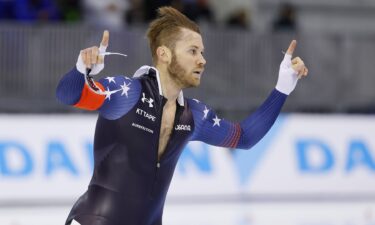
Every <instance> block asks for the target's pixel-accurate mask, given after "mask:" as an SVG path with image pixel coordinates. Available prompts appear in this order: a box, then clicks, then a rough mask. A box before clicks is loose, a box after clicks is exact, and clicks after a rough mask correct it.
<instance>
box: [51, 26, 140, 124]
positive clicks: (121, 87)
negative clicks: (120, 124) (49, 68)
mask: <svg viewBox="0 0 375 225" xmlns="http://www.w3.org/2000/svg"><path fill="white" fill-rule="evenodd" d="M108 42H109V33H108V31H104V33H103V38H102V41H101V43H100V47H97V46H93V47H90V48H86V49H84V50H81V51H80V54H79V56H78V59H77V63H76V66H75V68H73V69H72V70H71V71H70V72H68V73H67V74H66V75H65V76H64V77H63V78H62V79H61V80H60V82H59V84H58V87H57V90H56V96H57V99H58V100H59V101H60V102H62V103H64V104H67V105H72V106H74V107H77V108H81V109H86V110H99V113H100V114H101V115H102V116H104V117H105V118H107V119H117V118H119V117H121V116H122V115H124V114H125V113H127V112H128V111H129V110H130V108H131V107H132V106H134V104H135V103H136V101H137V99H138V98H139V93H140V90H141V86H140V83H139V81H138V80H137V79H131V78H128V77H125V76H116V77H106V78H102V79H100V80H99V81H97V82H96V81H94V80H93V77H92V76H94V75H97V74H98V73H99V72H100V71H101V70H103V68H104V55H106V54H107V53H106V48H107V47H108ZM115 54H118V53H115Z"/></svg>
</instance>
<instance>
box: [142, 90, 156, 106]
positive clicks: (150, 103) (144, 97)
mask: <svg viewBox="0 0 375 225" xmlns="http://www.w3.org/2000/svg"><path fill="white" fill-rule="evenodd" d="M142 94H143V97H142V99H141V100H142V102H143V103H145V102H147V103H148V107H150V108H152V107H154V105H153V104H152V103H153V102H154V99H152V98H150V100H149V99H148V98H146V96H145V93H144V92H143V93H142Z"/></svg>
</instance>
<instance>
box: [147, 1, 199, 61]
mask: <svg viewBox="0 0 375 225" xmlns="http://www.w3.org/2000/svg"><path fill="white" fill-rule="evenodd" d="M181 28H186V29H189V30H192V31H195V32H197V33H198V34H200V30H199V27H198V25H197V24H196V23H195V22H193V21H191V20H190V19H189V18H187V17H186V16H185V15H184V14H182V13H180V12H179V11H178V10H176V9H174V8H172V7H161V8H159V9H158V16H157V18H156V19H155V20H153V21H152V22H151V23H150V26H149V28H148V30H147V38H148V42H149V45H150V50H151V55H152V60H153V62H154V63H156V59H157V56H156V49H157V48H158V47H159V46H162V45H165V46H166V47H168V48H169V49H171V50H172V51H173V49H174V48H175V45H176V41H178V40H179V38H180V34H181Z"/></svg>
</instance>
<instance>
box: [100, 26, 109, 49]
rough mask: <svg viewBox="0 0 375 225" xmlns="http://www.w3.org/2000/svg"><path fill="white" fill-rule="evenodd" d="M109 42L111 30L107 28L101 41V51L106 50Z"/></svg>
mask: <svg viewBox="0 0 375 225" xmlns="http://www.w3.org/2000/svg"><path fill="white" fill-rule="evenodd" d="M108 43H109V32H108V30H105V31H104V32H103V38H102V41H101V42H100V47H99V52H105V50H106V49H107V47H108Z"/></svg>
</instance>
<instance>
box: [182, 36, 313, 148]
mask: <svg viewBox="0 0 375 225" xmlns="http://www.w3.org/2000/svg"><path fill="white" fill-rule="evenodd" d="M295 47H296V41H295V40H293V41H292V42H291V44H290V46H289V48H288V50H287V52H286V54H285V56H284V59H283V61H282V63H281V65H280V70H279V78H278V81H277V84H276V88H275V89H274V90H273V91H272V92H271V94H270V95H269V96H268V98H267V99H266V100H265V101H264V103H263V104H262V105H261V106H260V107H259V108H258V109H257V110H256V111H255V112H254V113H252V114H251V115H249V116H248V117H247V118H246V119H245V120H243V121H242V122H241V123H232V122H230V121H227V120H225V119H223V118H220V117H219V116H218V115H217V114H216V113H215V112H214V111H213V110H212V109H211V108H209V107H208V106H206V105H205V104H203V103H201V102H199V101H197V100H189V105H190V107H191V110H192V112H193V117H194V124H195V129H194V133H193V135H192V138H191V140H197V141H203V142H205V143H207V144H211V145H216V146H221V147H229V148H241V149H250V148H251V147H252V146H254V145H255V144H256V143H257V142H258V141H259V140H261V139H262V138H263V137H264V135H265V134H266V133H267V132H268V131H269V130H270V129H271V127H272V125H273V124H274V122H275V120H276V119H277V117H278V115H279V113H280V111H281V108H282V106H283V104H284V102H285V100H286V98H287V96H288V95H289V94H290V93H291V92H292V91H293V90H294V88H295V86H296V84H297V81H298V79H299V78H301V77H303V76H307V74H308V69H307V68H306V66H305V65H304V62H303V61H302V60H301V59H300V58H299V57H297V58H294V59H293V60H292V59H291V58H292V54H293V52H294V49H295Z"/></svg>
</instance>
